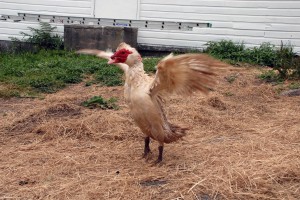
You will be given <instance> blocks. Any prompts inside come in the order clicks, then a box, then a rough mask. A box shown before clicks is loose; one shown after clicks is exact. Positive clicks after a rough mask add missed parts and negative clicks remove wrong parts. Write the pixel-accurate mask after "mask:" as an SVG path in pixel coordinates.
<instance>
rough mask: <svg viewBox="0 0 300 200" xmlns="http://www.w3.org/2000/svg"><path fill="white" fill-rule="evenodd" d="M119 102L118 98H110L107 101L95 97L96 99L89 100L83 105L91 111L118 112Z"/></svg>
mask: <svg viewBox="0 0 300 200" xmlns="http://www.w3.org/2000/svg"><path fill="white" fill-rule="evenodd" d="M117 101H118V100H117V99H116V98H109V99H108V100H107V99H104V98H103V97H101V96H94V97H92V98H90V99H89V100H87V101H84V102H82V105H83V106H84V107H88V108H90V109H93V108H101V109H103V110H106V109H114V110H117V109H119V107H118V105H117V104H116V102H117Z"/></svg>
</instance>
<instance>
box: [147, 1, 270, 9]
mask: <svg viewBox="0 0 300 200" xmlns="http://www.w3.org/2000/svg"><path fill="white" fill-rule="evenodd" d="M144 4H156V5H182V6H185V5H191V6H210V7H234V8H245V7H250V8H251V7H252V8H257V7H260V8H263V7H265V8H267V6H268V4H269V2H268V1H261V2H260V1H235V0H226V1H224V0H212V1H207V0H206V1H202V0H200V1H197V0H185V1H182V0H164V1H161V0H141V5H142V6H143V5H144Z"/></svg>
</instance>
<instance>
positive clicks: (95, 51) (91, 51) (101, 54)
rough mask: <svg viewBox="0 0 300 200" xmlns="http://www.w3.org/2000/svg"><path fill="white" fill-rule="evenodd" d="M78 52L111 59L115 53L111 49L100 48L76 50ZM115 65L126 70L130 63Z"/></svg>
mask: <svg viewBox="0 0 300 200" xmlns="http://www.w3.org/2000/svg"><path fill="white" fill-rule="evenodd" d="M76 53H79V54H88V55H95V56H97V57H99V58H103V59H106V60H108V61H109V60H111V58H110V57H111V56H112V55H114V54H113V52H110V51H101V50H98V49H80V50H78V51H76ZM114 65H116V66H118V67H119V68H121V69H122V70H123V71H126V70H127V69H128V65H126V64H124V63H114Z"/></svg>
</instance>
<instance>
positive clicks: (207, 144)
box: [0, 67, 300, 200]
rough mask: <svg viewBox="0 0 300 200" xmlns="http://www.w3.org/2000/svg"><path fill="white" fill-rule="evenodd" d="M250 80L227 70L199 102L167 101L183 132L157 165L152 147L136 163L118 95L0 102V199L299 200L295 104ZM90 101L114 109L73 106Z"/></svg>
mask: <svg viewBox="0 0 300 200" xmlns="http://www.w3.org/2000/svg"><path fill="white" fill-rule="evenodd" d="M259 73H260V71H259V70H258V69H256V68H243V67H240V68H232V69H231V70H229V71H227V72H226V73H224V74H222V75H220V76H219V77H218V81H219V84H218V85H217V86H216V88H215V90H214V91H213V92H211V93H210V94H209V95H208V96H205V95H202V94H199V93H197V94H195V95H193V96H191V97H180V96H175V97H174V98H172V99H170V100H168V102H167V111H168V116H169V118H170V120H171V122H173V123H175V124H178V125H181V126H184V127H189V128H190V129H191V130H190V131H189V132H188V135H187V136H186V137H184V139H183V140H180V141H179V142H176V143H172V144H168V145H166V146H165V152H164V160H163V163H162V164H161V165H158V166H155V165H154V166H153V165H152V162H153V161H154V160H155V159H156V158H157V155H158V150H157V147H158V144H157V143H156V142H151V144H150V145H151V148H152V152H153V153H152V155H151V158H150V160H149V161H147V162H146V161H145V160H143V159H141V155H142V152H143V145H144V143H143V134H142V133H141V131H140V130H139V128H138V127H137V126H136V125H135V124H134V122H133V120H132V119H131V117H130V114H129V110H128V108H127V106H126V105H125V103H124V99H123V87H109V88H108V87H100V86H97V85H93V86H90V87H86V86H85V85H84V83H81V84H78V85H72V86H69V87H68V88H65V89H64V90H62V91H60V92H57V93H55V94H50V95H46V96H45V98H43V99H24V98H23V99H7V100H5V99H1V100H0V119H1V121H0V150H1V154H0V199H75V200H76V199H81V200H82V199H178V200H179V199H203V200H211V199H300V122H299V120H300V97H285V96H280V95H278V94H277V92H276V87H274V86H272V85H270V84H265V83H262V82H261V81H260V80H258V79H257V78H256V75H257V74H259ZM228 80H230V81H228ZM232 81H233V82H232ZM230 82H232V83H230ZM96 95H101V96H103V97H105V98H110V97H117V98H118V99H119V101H118V104H119V106H120V109H119V110H101V109H88V108H85V107H82V106H81V105H80V104H81V102H82V101H84V100H87V99H89V98H91V97H93V96H96Z"/></svg>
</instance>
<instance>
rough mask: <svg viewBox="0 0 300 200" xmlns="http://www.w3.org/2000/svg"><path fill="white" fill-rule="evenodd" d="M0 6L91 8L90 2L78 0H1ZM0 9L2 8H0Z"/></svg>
mask: <svg viewBox="0 0 300 200" xmlns="http://www.w3.org/2000/svg"><path fill="white" fill-rule="evenodd" d="M1 4H8V5H9V4H11V5H13V6H14V5H16V4H17V5H21V6H25V7H26V6H27V5H34V6H56V7H73V8H76V7H81V8H91V7H92V6H93V5H92V2H91V1H88V0H78V1H74V0H73V1H69V0H64V1H57V0H42V1H41V0H30V1H24V0H1ZM1 7H2V6H1Z"/></svg>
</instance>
